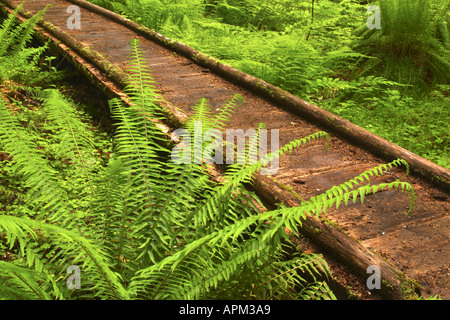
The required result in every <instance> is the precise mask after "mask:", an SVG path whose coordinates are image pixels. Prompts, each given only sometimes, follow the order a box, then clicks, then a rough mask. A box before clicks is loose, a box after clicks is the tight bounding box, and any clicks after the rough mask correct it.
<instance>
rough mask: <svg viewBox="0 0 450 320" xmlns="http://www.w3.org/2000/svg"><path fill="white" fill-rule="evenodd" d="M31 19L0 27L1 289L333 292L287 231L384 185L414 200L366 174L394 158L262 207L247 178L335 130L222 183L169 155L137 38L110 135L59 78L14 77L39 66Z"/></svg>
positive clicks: (202, 295)
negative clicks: (55, 82) (43, 81)
mask: <svg viewBox="0 0 450 320" xmlns="http://www.w3.org/2000/svg"><path fill="white" fill-rule="evenodd" d="M36 21H37V20H30V21H29V22H27V23H26V24H25V25H19V24H17V23H16V22H17V21H16V20H15V19H14V17H13V16H10V17H9V18H8V19H6V20H5V22H4V23H3V25H2V28H1V31H0V32H1V33H0V36H5V35H6V34H10V35H14V37H13V38H11V41H10V42H9V45H8V48H7V50H6V51H4V52H3V53H2V55H1V56H0V57H2V58H11V56H12V55H13V56H14V55H15V54H17V53H20V54H19V55H17V56H19V57H22V59H20V60H18V61H16V64H17V66H18V67H17V69H16V70H17V71H16V72H11V73H9V74H8V77H3V78H2V79H1V83H0V92H1V95H0V123H1V125H0V161H1V162H0V165H1V166H0V182H1V189H0V298H1V299H25V300H31V299H38V300H46V299H55V300H59V299H84V300H91V299H105V300H110V299H121V300H134V299H137V300H139V299H140V300H143V299H156V300H160V299H172V300H174V299H217V300H219V299H259V300H264V299H275V300H277V299H336V296H335V295H334V293H333V292H332V291H331V289H330V287H329V285H328V283H329V281H331V277H332V274H331V271H330V269H329V266H328V264H327V262H326V261H325V260H324V258H323V256H322V255H321V254H313V253H308V254H306V253H302V252H297V251H295V252H292V246H293V242H292V238H291V236H292V232H294V233H295V232H298V228H299V226H301V225H302V223H303V222H304V221H305V219H306V217H308V216H316V217H320V216H322V215H324V214H326V212H327V210H329V209H330V208H332V207H336V208H339V207H342V206H347V205H348V204H349V203H351V202H357V201H361V202H363V201H364V198H365V197H366V196H367V195H369V194H372V193H376V192H379V191H382V190H385V189H394V190H399V191H403V192H407V193H409V195H410V199H411V203H410V208H409V211H408V212H406V214H408V213H409V212H410V211H411V209H412V207H413V205H414V201H415V195H414V190H413V189H412V186H411V185H410V184H409V183H406V182H403V181H401V180H396V181H393V182H390V183H381V184H378V185H376V184H375V185H373V184H371V183H370V181H371V179H372V177H375V176H380V175H384V174H386V173H387V172H389V171H390V170H392V169H394V168H395V167H399V166H402V167H406V171H408V164H407V162H406V161H404V160H401V159H398V160H395V161H393V162H391V163H387V164H383V165H380V166H378V167H375V168H372V169H370V170H367V171H365V172H362V173H361V174H359V175H358V176H356V177H355V178H354V179H351V180H349V181H346V182H344V183H343V184H341V185H336V186H334V187H332V188H331V189H329V190H327V191H325V192H324V193H322V194H320V195H318V196H316V197H313V198H311V199H309V200H306V201H302V202H301V204H299V205H298V206H297V207H292V208H291V207H289V208H288V207H285V206H283V205H279V206H278V207H277V209H274V210H268V209H267V208H266V207H265V206H264V204H263V202H262V200H261V199H260V198H259V197H258V196H257V195H256V194H255V193H254V192H251V191H249V190H247V189H246V188H245V185H248V184H251V183H253V176H254V174H255V173H256V172H259V171H261V170H262V169H264V167H265V165H267V164H268V163H270V162H271V161H273V160H274V159H275V157H279V156H281V155H282V154H283V153H286V152H292V150H293V149H295V148H299V147H302V146H303V145H304V144H307V143H309V142H311V141H313V140H325V139H326V141H327V142H329V136H328V134H327V133H326V132H315V133H313V134H311V135H310V136H307V137H296V138H297V139H295V140H293V141H292V142H290V143H288V144H287V145H285V146H284V147H282V148H281V149H280V150H278V151H276V152H274V153H272V154H268V155H267V156H265V157H264V158H263V159H260V160H259V161H257V162H256V163H252V164H249V163H234V164H230V165H228V166H227V168H226V171H225V174H224V175H223V178H224V180H223V181H215V180H214V179H212V178H211V175H210V171H209V170H210V169H211V167H210V166H209V165H208V164H206V163H202V162H201V163H196V162H195V161H192V162H188V163H182V164H180V163H175V162H174V161H172V160H171V151H172V150H170V149H168V148H167V146H166V145H167V144H166V142H167V138H166V136H165V135H164V133H163V132H162V131H161V130H160V127H159V123H158V122H155V121H154V120H162V119H163V118H164V110H163V109H162V107H161V103H160V102H161V98H160V96H159V95H158V91H157V89H156V87H155V82H154V80H153V78H152V75H151V73H150V70H149V69H148V68H147V67H146V63H145V61H144V58H143V53H142V51H141V49H140V47H139V42H138V41H137V40H134V41H132V42H131V45H130V47H131V52H132V54H131V56H130V63H129V71H130V75H129V78H128V79H127V87H126V88H125V92H126V93H127V94H128V96H129V100H128V104H125V103H124V102H123V101H121V100H119V99H113V100H111V101H110V102H109V107H110V111H111V114H112V118H113V119H114V133H113V134H112V136H109V135H107V134H104V133H102V132H101V131H99V130H97V128H96V127H95V126H93V125H92V124H93V123H92V119H90V118H89V116H87V114H86V110H85V108H83V107H82V106H79V105H76V104H75V103H74V102H73V101H72V100H71V99H70V98H69V97H67V96H64V95H63V94H61V92H60V91H59V90H57V89H55V88H52V87H51V86H49V87H41V86H38V85H36V83H34V82H33V81H31V82H27V81H24V82H19V81H18V80H15V81H13V80H12V79H14V77H15V76H16V74H22V75H23V74H24V75H25V76H26V75H29V74H34V73H35V72H37V69H36V68H38V66H39V64H38V63H37V61H38V60H39V57H40V55H41V53H42V52H41V51H39V50H38V51H36V50H35V49H34V48H31V47H28V46H26V42H27V41H26V40H25V39H29V38H30V36H31V35H32V33H33V28H32V26H33V25H35V23H36ZM24 26H27V31H26V32H25V34H21V33H20V30H22V28H23V27H24ZM19 35H20V36H19ZM22 52H23V53H27V54H22ZM5 60H7V59H4V60H0V63H2V62H3V61H5ZM21 64H22V65H23V66H26V67H33V68H29V69H26V68H25V67H24V68H23V69H21V68H20V65H21ZM24 70H28V71H27V72H25V73H24V72H23V71H24ZM25 79H27V77H25ZM12 84H14V87H12V86H11V85H12ZM22 92H23V93H22ZM236 105H237V104H236V103H235V100H233V99H232V100H231V101H230V102H229V103H227V104H225V106H224V107H223V109H222V112H221V113H219V114H217V115H216V116H214V117H213V116H211V110H210V107H209V105H208V101H207V100H206V99H202V100H200V101H199V103H198V104H197V105H196V106H195V108H194V109H195V114H194V115H193V116H192V117H191V118H189V120H188V121H187V123H186V125H185V130H187V131H189V132H190V134H193V133H194V132H192V128H193V127H192V125H193V123H194V124H195V122H196V121H201V122H203V124H204V129H205V130H206V129H208V128H210V129H218V130H222V129H224V128H225V125H226V122H227V119H228V116H229V115H230V114H231V112H233V111H234V109H235V108H236ZM182 142H183V141H182ZM182 142H181V143H182ZM207 147H209V146H203V147H202V149H203V150H202V151H204V150H205V149H206V148H207ZM253 147H254V145H250V146H248V149H247V151H249V150H252V148H253ZM195 157H196V155H194V156H193V157H192V158H191V159H192V160H195V159H196V158H195ZM77 270H78V271H77ZM73 271H75V273H73ZM69 275H70V277H69ZM80 282H81V283H80Z"/></svg>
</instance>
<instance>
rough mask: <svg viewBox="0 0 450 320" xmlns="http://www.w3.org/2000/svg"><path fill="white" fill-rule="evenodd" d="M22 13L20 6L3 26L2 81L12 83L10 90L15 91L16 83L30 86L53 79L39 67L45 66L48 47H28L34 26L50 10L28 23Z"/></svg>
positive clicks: (0, 36) (0, 43)
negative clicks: (42, 59) (18, 16)
mask: <svg viewBox="0 0 450 320" xmlns="http://www.w3.org/2000/svg"><path fill="white" fill-rule="evenodd" d="M21 10H22V5H19V6H18V7H17V9H16V10H14V13H13V14H10V15H9V16H8V17H7V18H6V19H4V20H3V22H2V25H1V26H0V81H1V82H8V84H9V86H10V88H14V87H15V84H16V83H21V85H22V86H24V85H26V86H28V87H30V86H33V85H37V84H40V83H42V82H44V81H45V80H46V78H47V77H48V76H49V73H48V72H43V71H42V69H41V68H40V66H39V65H40V64H42V61H40V58H41V56H42V54H43V53H44V51H45V50H46V49H47V47H46V46H42V47H36V48H35V47H28V46H27V45H28V44H29V42H30V40H31V39H32V36H33V34H34V27H35V26H36V24H37V23H38V22H39V21H40V20H41V19H42V16H43V15H44V14H45V11H46V9H44V10H42V11H40V12H38V13H36V14H35V15H34V16H33V17H31V18H30V19H28V20H26V21H25V22H24V23H19V20H18V19H17V18H16V15H17V14H18V12H20V11H21ZM47 62H50V61H47ZM55 75H56V74H55Z"/></svg>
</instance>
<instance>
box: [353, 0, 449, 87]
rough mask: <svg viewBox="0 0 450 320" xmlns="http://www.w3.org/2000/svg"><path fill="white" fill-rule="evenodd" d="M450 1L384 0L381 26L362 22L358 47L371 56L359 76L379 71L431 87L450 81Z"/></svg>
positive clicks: (365, 61) (393, 78)
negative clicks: (368, 25)
mask: <svg viewBox="0 0 450 320" xmlns="http://www.w3.org/2000/svg"><path fill="white" fill-rule="evenodd" d="M448 4H449V2H448V1H435V0H433V1H429V0H427V1H426V0H381V1H379V6H380V13H381V29H380V30H377V29H368V28H367V27H364V26H361V28H359V29H358V30H356V32H355V34H356V35H357V36H359V37H360V39H358V41H357V43H356V50H358V51H360V52H361V53H363V54H365V55H368V56H370V58H368V59H367V58H366V59H363V63H362V64H358V67H360V68H362V70H358V71H357V75H358V76H361V75H362V76H364V75H367V74H371V75H379V76H382V77H385V78H388V79H390V80H394V81H396V82H398V83H402V84H409V85H413V86H414V87H413V90H419V91H427V90H426V87H432V86H433V85H434V84H435V83H438V84H439V83H440V84H448V83H449V74H450V62H449V60H448V57H449V56H450V52H449V51H448V50H449V45H450V43H449V41H448V30H447V23H448Z"/></svg>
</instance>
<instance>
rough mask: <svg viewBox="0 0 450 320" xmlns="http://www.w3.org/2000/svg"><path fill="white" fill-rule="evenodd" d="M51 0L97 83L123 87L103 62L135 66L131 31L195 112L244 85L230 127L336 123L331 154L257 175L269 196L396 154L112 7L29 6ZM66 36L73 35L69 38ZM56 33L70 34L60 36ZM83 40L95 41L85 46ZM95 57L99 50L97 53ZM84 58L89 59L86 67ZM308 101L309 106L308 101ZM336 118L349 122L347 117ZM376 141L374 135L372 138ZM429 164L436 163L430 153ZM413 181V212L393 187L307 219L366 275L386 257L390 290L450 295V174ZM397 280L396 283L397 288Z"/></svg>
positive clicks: (285, 130) (185, 107) (292, 131)
mask: <svg viewBox="0 0 450 320" xmlns="http://www.w3.org/2000/svg"><path fill="white" fill-rule="evenodd" d="M21 2H22V0H0V4H1V3H4V4H5V5H10V6H12V7H15V6H17V5H19V4H20V3H21ZM48 4H51V5H52V7H51V8H49V9H48V11H47V13H46V15H45V21H46V22H47V23H49V24H51V25H53V26H54V27H56V29H55V30H56V31H57V32H55V33H52V32H51V30H50V29H49V28H48V26H49V25H48V24H47V25H46V26H44V29H43V30H41V33H42V34H46V35H47V36H51V37H53V40H54V41H55V46H56V47H58V48H59V49H60V50H67V49H68V47H71V48H72V49H71V50H69V51H70V52H71V53H70V52H69V51H67V53H68V54H69V55H70V54H72V60H71V61H72V62H73V63H74V64H75V65H78V67H79V68H80V70H81V69H83V70H84V71H85V72H87V73H89V74H90V76H89V77H90V78H91V80H93V83H96V84H97V85H98V84H99V83H102V84H100V85H99V86H100V88H101V89H103V90H104V91H105V92H106V91H107V93H109V94H111V95H120V94H121V83H120V79H119V78H118V77H117V75H118V74H119V75H120V72H119V73H115V74H114V75H115V76H116V77H114V75H111V74H108V73H107V72H105V69H102V67H101V66H102V64H101V60H102V59H103V58H104V59H105V60H104V61H103V60H102V61H103V62H105V61H106V63H108V64H109V63H110V64H112V65H113V66H114V67H115V68H117V70H119V71H120V70H123V71H125V72H126V67H127V62H128V60H129V53H130V48H129V43H130V40H131V39H133V38H137V39H139V40H140V43H141V48H142V50H143V52H144V56H145V58H146V60H147V61H148V65H149V67H150V68H151V70H152V74H153V77H154V79H155V80H156V82H157V83H158V88H159V89H160V90H161V93H162V96H163V97H164V98H165V99H166V100H167V101H168V105H172V106H176V107H177V108H179V109H181V110H182V111H183V112H184V114H186V115H189V114H190V113H191V111H192V106H193V105H194V104H195V103H196V102H197V101H198V100H199V99H200V98H207V99H208V100H209V101H210V104H211V106H212V108H213V110H216V109H219V108H220V107H221V106H222V105H223V104H224V103H225V102H226V101H228V100H229V99H230V98H231V97H232V96H233V95H234V94H236V93H239V94H241V95H242V96H243V98H244V104H242V105H241V106H240V108H239V109H238V110H237V112H236V113H235V115H234V116H233V117H232V118H231V120H230V122H229V125H228V127H229V128H230V129H238V128H239V129H243V130H247V129H249V128H256V126H257V125H258V123H265V124H266V125H267V129H279V135H280V146H282V145H283V144H285V143H287V142H289V141H291V140H294V139H298V138H301V137H305V136H307V135H309V134H311V133H313V132H316V131H319V130H324V131H327V132H330V135H331V142H330V143H331V144H330V149H329V150H328V151H327V152H325V153H324V144H323V142H314V143H311V144H309V145H305V146H304V147H302V148H300V149H298V150H296V151H295V152H293V153H292V154H291V155H285V156H283V157H282V158H281V159H280V168H279V171H278V173H277V174H276V175H275V176H274V178H275V179H276V181H275V180H268V179H269V178H267V177H260V178H261V179H260V180H257V184H259V185H260V186H262V188H265V189H264V190H269V191H270V192H269V193H270V194H267V195H266V197H267V199H270V198H274V199H275V198H276V199H278V200H279V201H284V202H285V204H286V205H296V204H297V203H298V200H297V199H296V198H294V197H292V196H291V195H290V194H288V193H287V192H286V191H285V190H286V186H288V187H290V188H291V189H292V190H294V191H295V192H296V193H297V194H299V195H300V196H301V197H302V198H304V199H308V198H310V197H311V196H315V195H318V194H320V193H322V192H323V191H325V190H326V189H328V188H330V187H332V186H333V185H336V184H340V183H343V182H345V181H347V180H349V179H351V178H353V177H354V176H356V175H358V174H360V173H362V172H363V171H365V170H367V169H369V168H373V167H375V166H377V165H379V164H383V163H387V159H385V158H380V157H379V156H376V155H375V154H376V153H374V152H371V151H368V150H366V149H365V148H363V146H358V145H357V144H353V143H352V142H350V139H349V138H348V137H345V135H343V134H342V133H340V132H336V130H335V128H330V127H327V125H326V123H325V124H324V123H319V122H318V121H315V120H314V119H311V117H307V116H305V115H304V114H302V113H301V112H296V110H292V108H291V109H290V110H288V108H286V106H283V105H281V103H278V102H277V100H276V99H269V98H266V97H262V96H261V95H260V94H259V93H255V91H254V90H252V88H250V89H249V88H245V87H244V86H243V84H240V83H239V84H238V83H237V82H236V81H230V80H229V79H228V80H227V78H226V77H224V76H223V75H218V74H216V73H215V70H214V69H210V68H207V65H206V66H205V64H203V65H199V64H197V63H195V62H194V61H192V60H190V59H188V58H186V57H184V56H182V55H181V54H177V53H174V52H173V51H172V50H171V49H169V48H166V47H163V46H162V45H160V44H158V43H155V42H154V41H152V40H151V39H150V37H146V36H145V35H144V33H137V32H136V31H135V30H132V29H130V27H127V26H126V25H124V24H123V23H119V22H117V21H113V20H111V17H107V16H105V15H102V14H99V13H101V12H103V11H104V10H97V11H96V12H93V11H91V9H90V10H88V9H86V8H91V7H93V6H90V5H89V4H86V3H85V2H84V1H80V0H76V1H75V0H71V1H63V0H48V1H30V0H28V1H25V4H24V8H25V10H27V11H29V12H31V13H35V12H37V11H39V10H41V9H43V8H44V7H45V6H46V5H48ZM74 4H75V5H78V6H80V9H81V29H79V30H78V29H73V30H70V29H68V28H67V19H68V18H69V16H70V15H71V14H70V13H67V8H68V6H70V5H74ZM58 32H59V33H58ZM61 35H64V39H62V38H61ZM67 39H70V40H71V41H73V43H76V44H78V46H79V47H78V48H75V47H74V46H73V44H69V43H67V42H68V41H67ZM56 41H62V42H63V43H60V44H56ZM170 46H171V45H169V46H168V47H170ZM172 46H173V44H172ZM80 48H84V49H87V48H88V49H89V50H84V51H83V50H80ZM82 51H83V52H84V53H85V55H84V56H83V52H82ZM95 57H97V58H98V59H97V60H95V59H94V58H95ZM89 58H92V59H91V60H90V59H89ZM101 58H102V59H101ZM83 65H84V67H80V66H83ZM303 104H304V105H306V106H307V107H308V106H309V104H308V103H306V102H304V103H303ZM312 107H314V106H311V108H312ZM314 110H315V109H314ZM314 112H316V111H314ZM178 116H180V117H182V116H183V115H182V114H178ZM334 119H335V120H336V121H341V120H340V119H339V118H338V117H335V118H334ZM361 132H363V131H361ZM356 134H358V132H357V133H356ZM367 144H368V145H369V144H370V142H369V140H368V142H367ZM394 147H395V146H394ZM414 159H415V158H414ZM407 160H408V159H407ZM411 161H412V160H411ZM423 163H425V164H427V162H426V161H424V162H423ZM430 166H432V167H433V170H437V171H439V172H441V173H442V176H443V177H444V178H441V181H442V179H444V180H445V177H448V176H449V171H448V170H446V169H444V168H437V169H436V166H435V165H431V164H430ZM413 167H414V166H413ZM401 170H402V169H398V170H397V169H396V170H392V171H391V172H390V173H389V174H387V175H385V176H383V177H382V178H378V179H376V180H374V183H375V182H391V181H394V180H395V179H396V177H397V176H400V175H402V174H403V172H402V171H401ZM403 181H407V182H409V183H411V184H412V185H413V187H414V190H415V192H416V195H417V199H416V205H415V207H414V210H413V212H412V213H411V214H410V215H409V216H406V215H405V213H406V211H407V209H408V207H409V196H408V194H406V193H403V192H399V191H395V190H390V191H384V192H380V193H377V194H375V195H371V196H367V198H366V199H365V201H364V204H361V203H356V204H350V205H349V206H348V207H340V208H339V209H338V210H329V211H327V220H326V222H328V223H325V222H324V221H316V220H314V221H311V222H310V224H308V225H309V226H317V228H319V229H321V230H322V231H323V232H322V233H321V234H320V235H319V234H314V232H311V230H308V229H307V227H305V229H304V231H305V233H306V234H307V235H308V236H310V237H311V238H313V241H316V242H317V244H318V245H320V246H321V247H323V248H324V250H328V251H330V252H333V255H336V256H337V259H338V260H340V261H343V262H344V263H346V264H347V265H348V266H349V268H351V269H352V270H354V272H355V274H357V275H358V276H359V277H360V278H361V279H364V277H367V276H368V275H367V274H366V273H365V269H366V268H367V267H368V266H369V265H371V264H377V265H379V266H380V268H381V276H382V278H383V279H385V280H386V281H387V282H388V285H387V288H385V290H384V291H383V295H384V296H385V297H387V298H402V296H401V295H402V294H403V293H402V292H401V290H402V286H403V283H404V280H405V278H404V277H409V278H411V279H414V280H415V281H417V283H418V284H419V286H418V287H417V289H416V291H417V292H419V293H420V294H421V295H423V296H425V297H428V296H430V295H435V294H439V295H440V296H441V297H442V298H445V299H448V298H450V288H449V275H450V265H449V257H450V220H449V214H448V213H449V208H450V201H449V200H450V197H449V192H448V185H449V182H448V180H447V181H444V183H443V185H442V184H441V185H440V186H439V187H438V186H436V185H434V184H432V183H431V182H430V181H428V180H426V179H424V178H423V177H422V176H420V175H412V176H408V177H406V178H404V179H403ZM272 200H273V199H272ZM311 228H312V227H311ZM311 228H310V229H311ZM330 237H331V240H330ZM383 285H385V284H383ZM390 286H391V287H392V286H393V287H394V288H395V289H394V290H392V289H390Z"/></svg>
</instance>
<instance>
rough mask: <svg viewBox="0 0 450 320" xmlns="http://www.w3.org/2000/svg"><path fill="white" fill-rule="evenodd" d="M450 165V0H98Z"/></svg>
mask: <svg viewBox="0 0 450 320" xmlns="http://www.w3.org/2000/svg"><path fill="white" fill-rule="evenodd" d="M91 2H93V3H96V4H99V5H102V6H104V7H107V8H109V9H112V10H114V11H116V12H118V13H121V14H123V15H125V16H127V17H129V18H130V19H132V20H135V21H137V22H138V23H140V24H142V25H145V26H147V27H150V28H151V29H154V30H156V31H158V32H160V33H162V34H164V35H165V36H168V37H171V38H174V39H176V40H179V41H181V42H184V43H186V44H188V45H190V46H192V47H193V48H195V49H197V50H199V51H201V52H204V53H207V54H209V55H211V56H214V57H216V58H218V59H219V60H221V61H222V62H224V63H227V64H230V65H232V66H234V67H236V68H237V69H240V70H242V71H244V72H247V73H249V74H251V75H254V76H256V77H259V78H262V79H264V80H266V81H268V82H270V83H272V84H274V85H277V86H279V87H281V88H283V89H285V90H287V91H289V92H291V93H293V94H295V95H297V96H298V97H300V98H302V99H305V100H307V101H310V102H312V103H314V104H316V105H318V106H320V107H322V108H324V109H326V110H329V111H331V112H333V113H335V114H337V115H339V116H342V117H344V118H346V119H348V120H350V121H351V122H353V123H355V124H357V125H359V126H361V127H363V128H365V129H367V130H369V131H371V132H373V133H375V134H377V135H379V136H381V137H384V138H386V139H387V140H390V141H392V142H394V143H396V144H398V145H400V146H402V147H404V148H406V149H408V150H410V151H412V152H414V153H416V154H418V155H421V156H423V157H425V158H428V159H430V160H431V161H433V162H435V163H437V164H439V165H442V166H444V167H447V168H449V167H450V162H449V159H450V151H449V150H450V142H449V139H448V132H449V119H450V117H449V116H450V114H449V112H450V111H449V109H450V108H449V96H448V94H449V82H448V80H449V74H450V72H449V70H450V64H449V57H450V56H449V51H448V50H449V40H448V39H449V38H448V27H447V25H448V19H449V18H448V9H447V8H448V0H445V1H437V0H432V1H425V0H405V1H399V0H380V1H371V2H370V4H376V5H379V6H380V8H381V29H380V30H377V29H372V30H369V29H368V28H367V26H366V21H367V19H368V18H369V16H370V15H371V14H370V13H367V7H368V6H369V4H367V2H366V1H356V0H342V1H338V0H336V1H331V0H325V1H310V0H308V1H307V0H302V1H293V0H276V1H271V0H262V1H253V0H227V1H225V0H139V1H129V0H114V1H104V0H91Z"/></svg>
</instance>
